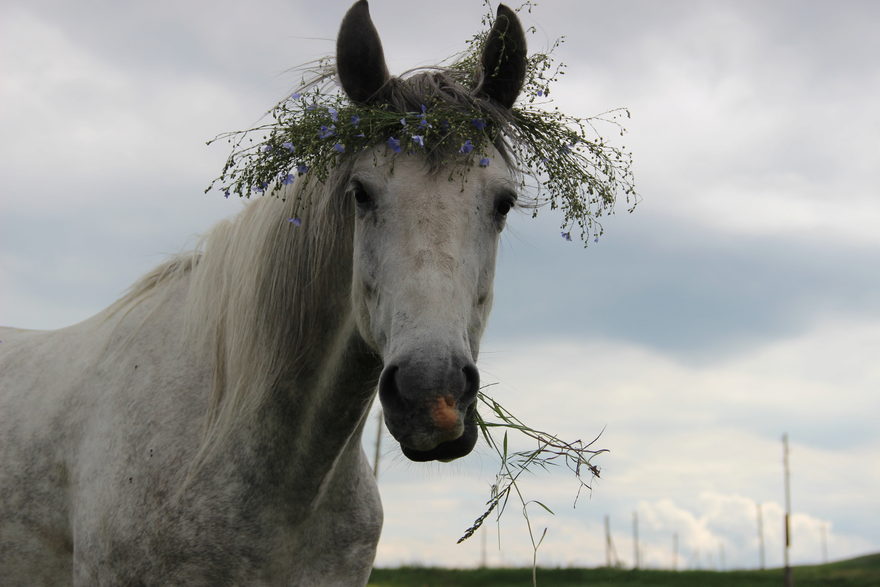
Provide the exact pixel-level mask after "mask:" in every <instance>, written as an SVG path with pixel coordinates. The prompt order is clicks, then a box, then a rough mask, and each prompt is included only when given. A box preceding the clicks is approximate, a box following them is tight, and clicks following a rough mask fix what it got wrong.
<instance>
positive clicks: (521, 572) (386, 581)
mask: <svg viewBox="0 0 880 587" xmlns="http://www.w3.org/2000/svg"><path fill="white" fill-rule="evenodd" d="M538 576H539V577H540V579H541V585H545V586H547V587H575V586H577V587H580V586H583V585H590V586H591V587H611V586H619V585H626V586H627V587H649V586H650V587H704V586H705V585H712V586H713V587H765V586H766V587H778V586H779V585H782V569H769V570H766V571H757V570H751V571H726V572H717V571H663V570H651V569H640V570H638V571H633V570H625V569H608V568H596V569H576V568H572V569H538ZM794 578H795V585H797V586H798V587H820V586H827V585H839V586H841V587H874V586H876V585H880V555H872V556H870V557H860V558H858V559H853V560H851V561H843V562H839V563H831V564H828V565H818V566H806V567H795V568H794ZM531 580H532V569H527V568H520V569H494V568H493V569H474V570H459V569H437V568H430V567H403V568H400V569H374V570H373V574H372V575H371V577H370V582H369V583H368V585H370V586H371V587H398V586H399V587H403V586H412V585H419V586H420V587H469V586H474V587H476V586H480V587H516V586H517V585H521V586H523V587H525V586H526V585H529V584H531Z"/></svg>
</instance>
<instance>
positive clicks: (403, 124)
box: [400, 118, 406, 126]
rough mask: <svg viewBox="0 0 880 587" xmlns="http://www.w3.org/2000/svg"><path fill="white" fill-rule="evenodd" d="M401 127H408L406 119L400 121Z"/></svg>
mask: <svg viewBox="0 0 880 587" xmlns="http://www.w3.org/2000/svg"><path fill="white" fill-rule="evenodd" d="M400 125H401V126H406V118H401V119H400Z"/></svg>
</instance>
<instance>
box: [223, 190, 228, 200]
mask: <svg viewBox="0 0 880 587" xmlns="http://www.w3.org/2000/svg"><path fill="white" fill-rule="evenodd" d="M223 197H224V198H226V199H227V200H228V199H229V190H225V191H224V192H223Z"/></svg>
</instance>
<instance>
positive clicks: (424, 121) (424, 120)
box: [419, 116, 431, 128]
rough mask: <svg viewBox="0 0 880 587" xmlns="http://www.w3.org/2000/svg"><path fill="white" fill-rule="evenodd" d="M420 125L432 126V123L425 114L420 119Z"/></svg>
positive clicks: (423, 126)
mask: <svg viewBox="0 0 880 587" xmlns="http://www.w3.org/2000/svg"><path fill="white" fill-rule="evenodd" d="M419 126H421V127H422V128H430V127H431V125H430V124H428V119H427V118H425V117H424V116H423V117H422V119H421V120H419Z"/></svg>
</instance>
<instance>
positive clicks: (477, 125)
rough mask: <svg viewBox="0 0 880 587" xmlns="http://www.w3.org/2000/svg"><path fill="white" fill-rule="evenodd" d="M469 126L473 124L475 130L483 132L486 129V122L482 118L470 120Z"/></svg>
mask: <svg viewBox="0 0 880 587" xmlns="http://www.w3.org/2000/svg"><path fill="white" fill-rule="evenodd" d="M471 124H473V125H474V127H475V128H476V129H477V130H483V129H484V128H486V121H485V120H483V119H482V118H474V119H473V120H471Z"/></svg>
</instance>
